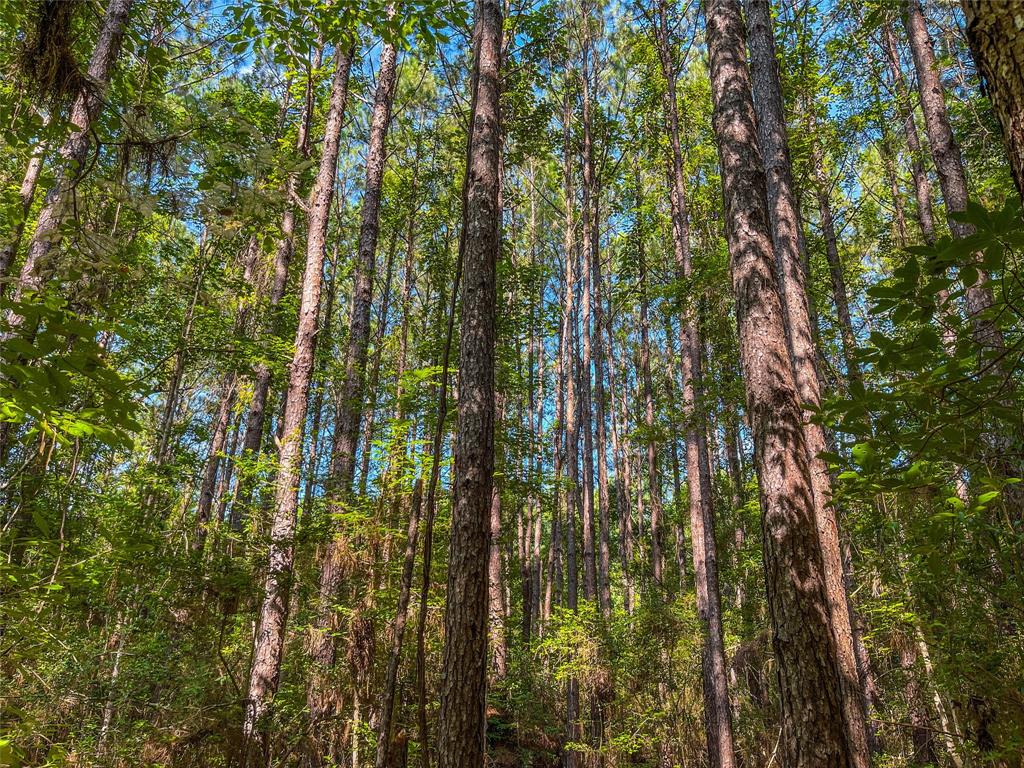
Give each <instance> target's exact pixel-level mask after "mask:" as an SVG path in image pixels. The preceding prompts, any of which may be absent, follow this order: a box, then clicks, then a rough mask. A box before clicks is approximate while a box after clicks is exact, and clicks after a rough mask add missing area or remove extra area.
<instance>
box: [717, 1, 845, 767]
mask: <svg viewBox="0 0 1024 768" xmlns="http://www.w3.org/2000/svg"><path fill="white" fill-rule="evenodd" d="M706 19H707V41H708V51H709V55H710V69H711V93H712V99H713V102H714V111H713V117H712V125H713V129H714V133H715V138H716V141H717V143H718V154H719V159H720V162H721V173H722V188H723V193H724V199H725V220H726V221H725V227H726V237H727V240H728V244H729V255H730V262H731V266H732V279H733V289H734V291H735V294H736V317H737V324H738V327H739V337H740V356H741V361H742V366H743V372H744V384H745V387H746V393H747V413H748V414H750V421H751V427H752V431H753V434H754V441H755V446H756V450H755V455H756V459H757V472H758V479H759V481H760V490H761V509H762V521H763V524H762V527H763V535H764V549H765V551H764V567H765V581H766V586H767V592H768V605H769V610H770V613H771V619H772V624H773V629H774V638H773V645H774V647H775V656H776V658H777V660H778V666H779V688H780V693H781V697H782V724H783V733H782V738H781V750H782V751H781V755H782V758H781V761H780V762H781V763H782V764H784V765H786V766H791V767H792V768H811V766H813V767H814V768H848V766H849V765H851V764H852V757H853V755H852V754H851V748H850V745H849V744H848V743H847V736H846V729H845V728H844V726H843V714H842V712H843V709H842V706H841V696H842V690H843V688H842V685H843V684H842V680H841V673H840V671H839V669H838V666H837V664H836V648H835V641H834V638H833V636H832V631H831V626H830V621H829V601H828V596H827V594H826V584H825V577H824V573H823V571H824V568H823V565H822V556H821V548H820V545H819V543H818V535H817V525H816V519H815V510H814V497H813V491H812V486H811V472H810V466H809V462H808V453H807V448H806V444H805V441H804V434H803V432H804V430H803V414H802V412H801V408H800V404H799V400H798V397H799V395H798V392H797V388H796V382H795V381H794V378H793V372H792V368H791V365H790V362H789V351H788V348H787V344H786V334H785V319H784V315H783V309H782V304H781V300H780V298H779V290H778V285H777V282H776V276H775V267H774V261H775V257H774V249H773V246H772V238H771V228H770V225H769V217H768V210H767V204H766V199H767V195H766V186H765V176H764V165H763V162H762V159H761V153H760V149H759V147H758V141H757V130H756V119H755V116H754V109H753V99H752V95H751V85H750V73H749V71H748V69H747V64H746V56H745V44H746V40H745V34H744V28H743V18H742V14H741V12H740V6H739V2H738V0H708V2H707V10H706Z"/></svg>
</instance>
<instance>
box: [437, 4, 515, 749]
mask: <svg viewBox="0 0 1024 768" xmlns="http://www.w3.org/2000/svg"><path fill="white" fill-rule="evenodd" d="M476 27H477V29H476V31H475V37H476V51H475V57H474V59H475V60H474V67H473V68H474V77H473V81H474V83H473V84H474V93H473V111H472V115H471V120H472V125H473V127H472V132H471V133H470V137H469V153H468V154H469V165H468V168H467V187H466V199H465V208H464V211H463V229H464V233H465V234H464V236H463V237H464V243H465V267H464V270H463V277H462V322H461V344H460V351H459V352H460V353H459V360H460V366H459V403H458V419H457V426H456V435H457V436H456V443H455V467H454V474H453V483H454V498H453V502H452V521H451V530H452V532H451V547H450V553H449V565H448V590H447V595H448V598H447V602H446V604H445V612H444V613H445V618H444V624H445V644H444V653H443V658H442V665H441V681H442V682H441V690H440V700H441V707H440V725H439V737H438V754H439V756H440V765H441V766H442V768H463V767H464V766H478V765H483V764H484V760H485V753H486V744H485V732H486V725H487V721H486V717H485V706H486V689H487V674H486V671H487V663H486V660H487V567H486V562H487V545H488V539H489V532H490V519H489V518H490V514H489V513H490V503H491V491H492V488H493V482H494V478H493V473H494V346H495V335H494V331H495V305H496V303H497V291H496V271H497V262H498V257H499V251H500V245H501V236H500V229H501V221H500V212H499V208H498V183H499V182H498V155H499V152H500V136H501V131H500V126H499V89H500V69H501V41H502V10H501V6H500V4H499V3H498V2H497V1H496V0H479V2H478V4H477V19H476Z"/></svg>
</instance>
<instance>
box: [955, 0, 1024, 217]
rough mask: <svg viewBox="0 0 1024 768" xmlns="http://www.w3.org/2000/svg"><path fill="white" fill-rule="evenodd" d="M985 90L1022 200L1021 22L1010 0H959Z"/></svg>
mask: <svg viewBox="0 0 1024 768" xmlns="http://www.w3.org/2000/svg"><path fill="white" fill-rule="evenodd" d="M961 3H962V5H963V9H964V15H965V17H966V21H967V40H968V41H969V42H970V44H971V52H972V53H973V54H974V61H975V62H976V63H977V65H978V73H979V74H980V75H981V77H982V79H983V85H984V90H985V93H986V94H987V95H988V97H989V100H990V101H991V102H992V109H993V111H994V112H995V113H996V117H997V118H999V125H1000V127H1001V128H1002V129H1003V139H1004V141H1005V142H1006V152H1007V154H1008V155H1009V158H1010V170H1011V171H1012V172H1013V180H1014V182H1015V183H1016V184H1017V194H1018V195H1020V198H1021V202H1024V24H1022V23H1021V9H1020V7H1019V4H1018V3H1015V2H1012V0H961Z"/></svg>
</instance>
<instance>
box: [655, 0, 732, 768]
mask: <svg viewBox="0 0 1024 768" xmlns="http://www.w3.org/2000/svg"><path fill="white" fill-rule="evenodd" d="M656 40H657V44H658V54H659V59H660V61H661V70H662V74H663V75H664V77H665V82H666V92H665V100H664V111H665V123H666V127H667V129H668V139H669V149H670V152H671V156H672V164H671V169H672V170H671V188H670V190H669V192H670V195H669V197H670V202H671V213H672V246H673V254H674V256H675V263H676V273H677V278H679V279H682V280H691V279H692V278H693V258H692V253H691V250H690V221H689V210H688V203H687V199H686V179H685V169H684V166H683V152H682V145H681V142H680V132H679V112H678V106H677V102H676V72H675V63H674V61H673V58H672V49H671V46H670V40H669V26H668V18H667V12H666V8H665V0H660V2H659V3H658V23H657V26H656ZM641 306H642V305H641ZM641 327H642V326H641ZM680 342H681V350H680V354H681V369H682V370H681V372H682V378H683V417H684V419H685V423H686V479H687V487H688V490H689V497H690V498H689V502H690V503H689V508H690V538H691V541H692V542H693V574H694V580H695V582H696V587H697V612H698V615H699V617H700V620H701V623H702V624H703V627H702V630H703V632H702V634H703V640H704V647H703V649H702V651H701V672H702V683H703V690H704V726H705V737H706V738H707V744H708V765H709V766H710V768H734V766H735V765H736V753H735V748H734V746H733V732H732V711H731V709H730V702H729V685H728V677H727V675H728V671H727V666H726V661H725V641H724V639H723V630H722V597H721V593H720V590H719V585H718V547H717V544H716V542H715V520H714V511H713V509H712V493H713V487H712V484H711V464H710V459H709V457H708V444H707V437H706V435H707V431H706V428H705V426H706V425H705V420H706V417H705V415H704V414H703V413H702V412H701V408H702V404H701V400H702V399H703V397H704V382H703V378H704V372H703V364H702V360H701V358H702V353H703V342H702V341H701V336H700V327H699V323H698V319H697V307H696V301H693V300H691V301H690V302H689V303H688V305H687V306H686V308H685V309H684V310H683V316H682V321H681V324H680ZM644 377H645V387H646V386H648V384H647V379H648V378H649V375H648V374H647V372H645V374H644ZM648 407H649V406H648Z"/></svg>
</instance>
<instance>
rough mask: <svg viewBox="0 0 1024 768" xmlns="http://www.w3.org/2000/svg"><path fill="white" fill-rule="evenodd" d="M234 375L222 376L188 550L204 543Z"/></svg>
mask: <svg viewBox="0 0 1024 768" xmlns="http://www.w3.org/2000/svg"><path fill="white" fill-rule="evenodd" d="M237 383H238V376H237V375H236V374H235V373H234V372H231V373H229V374H227V375H226V376H225V377H224V380H223V382H222V383H221V392H220V399H219V401H218V405H217V415H216V416H215V417H214V421H213V434H212V435H211V437H210V449H209V453H208V454H207V457H206V466H205V467H204V469H203V480H202V484H201V485H200V487H199V503H198V506H197V507H196V533H195V537H194V538H193V539H192V551H193V552H202V551H203V547H204V546H205V545H206V536H207V533H208V532H209V530H208V529H209V524H210V513H211V511H212V510H213V502H214V496H215V495H216V490H217V474H218V472H219V470H220V461H221V459H222V458H223V454H224V447H225V445H226V444H227V437H228V428H229V427H230V426H231V412H232V410H234V407H235V395H236V394H237V392H238V388H237Z"/></svg>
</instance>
